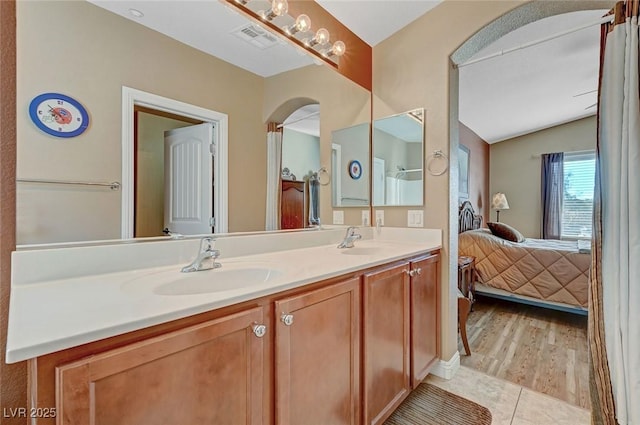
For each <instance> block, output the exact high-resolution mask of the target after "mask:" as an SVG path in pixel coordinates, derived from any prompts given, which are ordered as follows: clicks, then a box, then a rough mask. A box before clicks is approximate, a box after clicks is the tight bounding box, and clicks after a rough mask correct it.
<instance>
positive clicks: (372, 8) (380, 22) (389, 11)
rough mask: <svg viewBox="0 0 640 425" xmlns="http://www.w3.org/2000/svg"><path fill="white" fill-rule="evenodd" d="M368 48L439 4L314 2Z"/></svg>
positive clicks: (418, 0)
mask: <svg viewBox="0 0 640 425" xmlns="http://www.w3.org/2000/svg"><path fill="white" fill-rule="evenodd" d="M316 2H317V3H318V4H320V6H322V7H323V8H324V9H325V10H326V11H327V12H329V13H331V14H332V15H333V16H334V17H336V18H337V19H338V20H339V21H340V22H342V23H343V24H344V25H345V26H347V27H348V28H349V29H350V30H351V31H353V32H354V33H355V34H356V35H357V36H358V37H360V38H361V39H362V40H364V41H365V42H366V43H367V44H369V45H370V46H375V45H376V44H378V43H380V42H381V41H382V40H385V39H387V38H389V37H390V36H391V35H392V34H394V33H396V32H397V31H398V30H400V29H402V28H404V27H406V26H407V25H409V24H410V23H411V22H413V21H415V20H416V19H418V18H419V17H420V16H422V15H424V14H425V13H426V12H428V11H429V10H431V9H432V8H434V7H436V6H437V5H438V4H440V3H441V2H442V0H316Z"/></svg>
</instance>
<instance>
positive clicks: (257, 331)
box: [253, 324, 267, 338]
mask: <svg viewBox="0 0 640 425" xmlns="http://www.w3.org/2000/svg"><path fill="white" fill-rule="evenodd" d="M266 333H267V327H266V326H265V325H257V324H256V325H253V334H254V335H255V336H257V337H258V338H262V337H263V336H265V334H266Z"/></svg>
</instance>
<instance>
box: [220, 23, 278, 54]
mask: <svg viewBox="0 0 640 425" xmlns="http://www.w3.org/2000/svg"><path fill="white" fill-rule="evenodd" d="M231 34H233V35H235V36H236V37H238V38H240V39H241V40H244V41H246V42H247V43H250V44H253V45H254V46H256V47H257V48H259V49H268V48H269V47H272V46H275V45H276V44H278V39H277V38H276V37H275V36H274V35H272V34H270V33H269V32H268V31H267V30H265V29H263V28H260V27H259V26H258V25H254V24H251V23H249V24H246V25H243V26H241V27H240V28H236V29H235V30H233V31H231Z"/></svg>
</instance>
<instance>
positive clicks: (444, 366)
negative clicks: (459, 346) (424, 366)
mask: <svg viewBox="0 0 640 425" xmlns="http://www.w3.org/2000/svg"><path fill="white" fill-rule="evenodd" d="M458 369H460V352H458V351H456V352H455V353H454V354H453V356H452V357H451V359H449V361H445V360H438V362H437V363H436V364H435V365H434V366H433V369H431V373H432V374H433V375H435V376H437V377H439V378H442V379H451V378H453V376H454V375H455V374H456V372H457V371H458Z"/></svg>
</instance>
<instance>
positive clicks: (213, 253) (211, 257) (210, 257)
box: [181, 237, 222, 273]
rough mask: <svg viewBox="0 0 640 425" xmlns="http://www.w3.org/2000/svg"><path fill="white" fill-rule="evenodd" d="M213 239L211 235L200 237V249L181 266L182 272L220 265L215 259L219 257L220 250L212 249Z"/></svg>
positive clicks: (197, 270) (207, 268) (213, 267)
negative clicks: (190, 259) (189, 261)
mask: <svg viewBox="0 0 640 425" xmlns="http://www.w3.org/2000/svg"><path fill="white" fill-rule="evenodd" d="M214 242H215V239H213V238H211V237H206V238H202V240H201V241H200V251H199V252H198V256H197V257H196V258H195V260H193V261H192V262H191V264H189V265H188V266H185V267H183V268H182V270H181V271H182V273H190V272H199V271H200V270H211V269H217V268H218V267H222V264H220V263H218V262H217V261H216V259H217V258H218V257H220V251H219V250H217V249H213V244H214Z"/></svg>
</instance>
